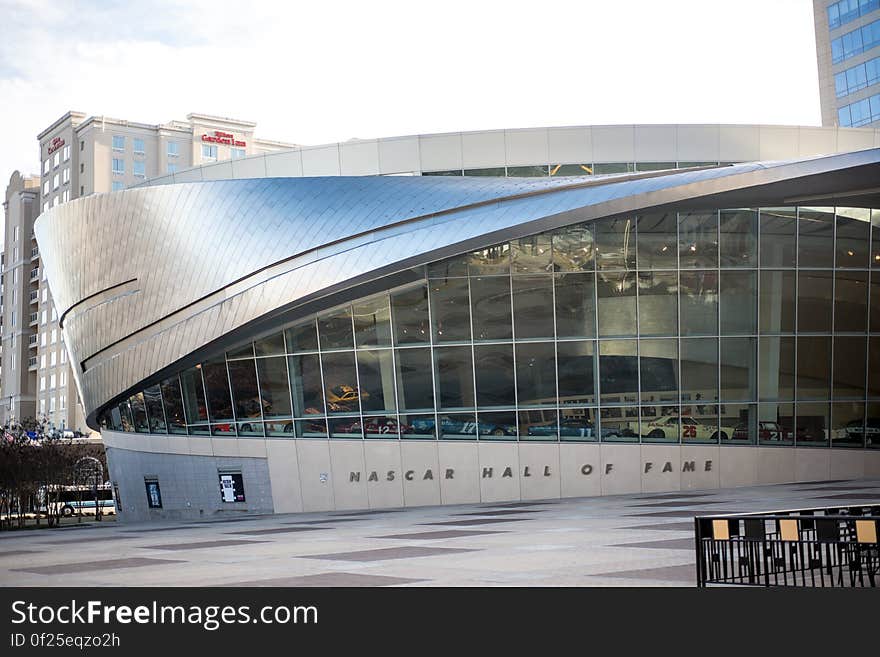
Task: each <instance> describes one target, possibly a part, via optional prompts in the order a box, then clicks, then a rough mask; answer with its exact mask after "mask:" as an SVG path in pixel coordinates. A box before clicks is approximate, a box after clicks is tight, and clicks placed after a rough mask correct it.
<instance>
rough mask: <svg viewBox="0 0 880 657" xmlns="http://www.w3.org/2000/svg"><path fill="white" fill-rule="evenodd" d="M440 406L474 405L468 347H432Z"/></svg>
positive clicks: (472, 377)
mask: <svg viewBox="0 0 880 657" xmlns="http://www.w3.org/2000/svg"><path fill="white" fill-rule="evenodd" d="M434 368H435V372H436V377H437V395H438V397H439V402H440V408H444V409H446V408H473V407H474V365H473V360H472V359H471V348H470V347H438V348H436V349H434Z"/></svg>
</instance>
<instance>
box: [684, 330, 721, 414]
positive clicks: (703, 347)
mask: <svg viewBox="0 0 880 657" xmlns="http://www.w3.org/2000/svg"><path fill="white" fill-rule="evenodd" d="M689 401H693V402H694V403H695V404H696V408H697V410H696V413H697V414H698V415H702V414H703V406H704V405H705V404H706V403H707V402H710V401H711V402H716V401H718V340H717V339H715V338H692V339H687V340H682V341H681V403H682V404H684V403H685V402H689Z"/></svg>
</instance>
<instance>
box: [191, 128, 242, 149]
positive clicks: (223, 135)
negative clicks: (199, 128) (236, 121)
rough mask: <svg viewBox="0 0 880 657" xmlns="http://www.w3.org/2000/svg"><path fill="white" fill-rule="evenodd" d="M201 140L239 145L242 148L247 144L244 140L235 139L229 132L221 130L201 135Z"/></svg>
mask: <svg viewBox="0 0 880 657" xmlns="http://www.w3.org/2000/svg"><path fill="white" fill-rule="evenodd" d="M202 141H208V142H211V143H212V144H226V145H227V146H241V147H242V148H243V147H244V146H246V145H247V143H246V142H243V141H237V140H236V139H235V137H234V136H233V135H232V134H231V133H229V132H223V131H222V130H215V131H214V134H212V135H202Z"/></svg>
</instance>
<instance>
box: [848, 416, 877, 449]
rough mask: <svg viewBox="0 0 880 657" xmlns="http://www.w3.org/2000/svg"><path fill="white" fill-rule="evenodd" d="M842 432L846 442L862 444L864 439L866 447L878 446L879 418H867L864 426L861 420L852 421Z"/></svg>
mask: <svg viewBox="0 0 880 657" xmlns="http://www.w3.org/2000/svg"><path fill="white" fill-rule="evenodd" d="M844 431H845V434H844V436H845V438H846V440H850V441H853V442H862V439H864V440H865V444H866V445H878V444H880V417H869V418H868V419H866V420H865V424H864V426H863V425H862V421H861V420H852V421H851V422H848V423H847V425H846V427H845V428H844ZM842 437H843V436H842Z"/></svg>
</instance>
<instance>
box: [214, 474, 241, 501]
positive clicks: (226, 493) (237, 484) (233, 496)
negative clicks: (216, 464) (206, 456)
mask: <svg viewBox="0 0 880 657" xmlns="http://www.w3.org/2000/svg"><path fill="white" fill-rule="evenodd" d="M220 500H221V501H222V502H244V481H243V480H242V478H241V473H240V472H228V473H224V472H221V473H220Z"/></svg>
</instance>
